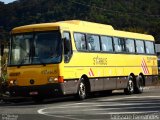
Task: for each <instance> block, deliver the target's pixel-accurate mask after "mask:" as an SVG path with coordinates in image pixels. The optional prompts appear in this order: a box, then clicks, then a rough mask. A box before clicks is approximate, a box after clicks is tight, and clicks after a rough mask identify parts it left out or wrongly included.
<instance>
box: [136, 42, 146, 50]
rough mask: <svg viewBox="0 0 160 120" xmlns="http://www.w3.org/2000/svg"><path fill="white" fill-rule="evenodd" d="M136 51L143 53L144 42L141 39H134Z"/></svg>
mask: <svg viewBox="0 0 160 120" xmlns="http://www.w3.org/2000/svg"><path fill="white" fill-rule="evenodd" d="M136 51H137V53H145V51H144V42H143V41H142V40H136Z"/></svg>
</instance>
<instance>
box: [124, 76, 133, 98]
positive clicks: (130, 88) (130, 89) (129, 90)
mask: <svg viewBox="0 0 160 120" xmlns="http://www.w3.org/2000/svg"><path fill="white" fill-rule="evenodd" d="M133 92H134V82H133V77H129V80H128V84H127V88H125V89H124V93H125V94H126V95H131V94H133Z"/></svg>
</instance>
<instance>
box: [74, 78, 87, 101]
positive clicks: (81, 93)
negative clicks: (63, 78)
mask: <svg viewBox="0 0 160 120" xmlns="http://www.w3.org/2000/svg"><path fill="white" fill-rule="evenodd" d="M86 97H87V89H86V84H85V83H84V80H83V79H82V80H81V81H80V83H79V86H78V91H77V94H76V98H78V99H79V100H84V99H85V98H86Z"/></svg>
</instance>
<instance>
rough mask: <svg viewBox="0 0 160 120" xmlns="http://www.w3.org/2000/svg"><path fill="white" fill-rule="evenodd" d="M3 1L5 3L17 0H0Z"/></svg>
mask: <svg viewBox="0 0 160 120" xmlns="http://www.w3.org/2000/svg"><path fill="white" fill-rule="evenodd" d="M0 1H1V2H4V3H5V4H8V3H10V2H13V1H16V0H0Z"/></svg>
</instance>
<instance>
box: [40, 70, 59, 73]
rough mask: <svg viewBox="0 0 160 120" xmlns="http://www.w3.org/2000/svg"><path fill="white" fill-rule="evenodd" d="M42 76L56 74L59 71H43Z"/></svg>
mask: <svg viewBox="0 0 160 120" xmlns="http://www.w3.org/2000/svg"><path fill="white" fill-rule="evenodd" d="M41 73H42V74H56V73H57V71H56V70H54V71H53V70H43V71H41Z"/></svg>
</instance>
